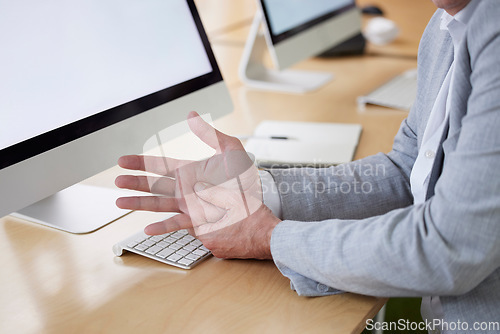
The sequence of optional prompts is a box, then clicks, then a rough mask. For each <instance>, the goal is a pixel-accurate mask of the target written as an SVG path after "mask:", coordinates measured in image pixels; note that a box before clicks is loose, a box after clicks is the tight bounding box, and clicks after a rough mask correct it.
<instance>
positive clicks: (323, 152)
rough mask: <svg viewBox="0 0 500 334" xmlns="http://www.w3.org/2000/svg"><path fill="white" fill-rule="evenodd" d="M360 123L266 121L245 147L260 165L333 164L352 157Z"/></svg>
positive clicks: (347, 160)
mask: <svg viewBox="0 0 500 334" xmlns="http://www.w3.org/2000/svg"><path fill="white" fill-rule="evenodd" d="M360 135H361V125H359V124H343V123H313V122H290V121H264V122H262V123H260V124H259V125H258V126H257V128H256V129H255V132H254V134H253V136H252V137H251V138H250V139H248V141H247V142H246V144H245V149H246V150H247V151H248V152H250V153H252V154H254V155H255V159H256V162H257V164H258V165H259V166H261V167H267V168H269V167H295V166H312V167H320V166H331V165H338V164H341V163H345V162H349V161H351V160H352V159H353V157H354V153H355V152H356V147H357V145H358V142H359V137H360Z"/></svg>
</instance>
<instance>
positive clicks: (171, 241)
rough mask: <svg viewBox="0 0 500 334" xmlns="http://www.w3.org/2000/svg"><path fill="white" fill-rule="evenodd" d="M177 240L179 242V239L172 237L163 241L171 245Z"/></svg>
mask: <svg viewBox="0 0 500 334" xmlns="http://www.w3.org/2000/svg"><path fill="white" fill-rule="evenodd" d="M175 240H177V239H175V238H172V237H167V238H165V239H163V241H165V242H168V243H169V244H171V243H174V242H175Z"/></svg>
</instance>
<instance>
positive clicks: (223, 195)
mask: <svg viewBox="0 0 500 334" xmlns="http://www.w3.org/2000/svg"><path fill="white" fill-rule="evenodd" d="M194 191H195V193H196V195H197V196H198V197H199V198H201V199H202V200H204V201H205V202H208V203H210V204H213V205H215V206H218V207H219V208H223V209H228V208H230V207H231V206H234V204H235V203H234V202H235V195H236V194H235V193H234V192H233V191H231V190H229V189H226V188H223V187H221V186H215V185H212V184H210V183H206V182H197V183H196V184H195V185H194ZM237 195H238V196H240V195H239V192H238V194H237Z"/></svg>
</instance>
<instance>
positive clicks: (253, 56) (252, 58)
mask: <svg viewBox="0 0 500 334" xmlns="http://www.w3.org/2000/svg"><path fill="white" fill-rule="evenodd" d="M262 19H263V18H262V14H261V13H257V14H256V15H255V17H254V20H253V23H252V27H251V29H250V33H249V35H248V39H247V41H246V44H245V49H244V51H243V56H242V58H241V63H240V69H239V75H240V79H241V80H242V81H243V83H244V84H245V85H247V86H248V87H252V88H256V89H261V90H271V91H280V92H285V93H307V92H310V91H313V90H316V89H318V88H320V87H321V86H323V85H325V84H326V83H327V82H329V81H331V80H332V78H333V75H332V74H330V73H324V72H313V71H297V70H283V71H278V70H274V69H270V68H267V67H266V66H265V65H264V55H265V54H266V49H267V43H266V40H265V37H264V35H263V34H262V32H261V31H260V27H261V24H262Z"/></svg>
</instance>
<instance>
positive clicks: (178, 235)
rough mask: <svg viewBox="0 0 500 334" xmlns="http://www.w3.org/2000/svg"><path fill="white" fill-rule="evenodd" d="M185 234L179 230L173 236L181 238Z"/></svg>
mask: <svg viewBox="0 0 500 334" xmlns="http://www.w3.org/2000/svg"><path fill="white" fill-rule="evenodd" d="M183 236H184V234H182V233H181V231H177V232H175V233H174V234H172V235H171V237H172V238H174V239H180V238H182V237H183Z"/></svg>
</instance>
